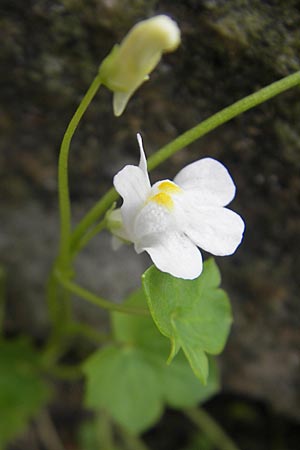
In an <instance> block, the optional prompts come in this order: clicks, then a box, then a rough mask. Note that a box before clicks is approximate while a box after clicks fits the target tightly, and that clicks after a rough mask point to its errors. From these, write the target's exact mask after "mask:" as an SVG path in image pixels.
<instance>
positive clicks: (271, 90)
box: [72, 71, 300, 246]
mask: <svg viewBox="0 0 300 450" xmlns="http://www.w3.org/2000/svg"><path fill="white" fill-rule="evenodd" d="M298 84H300V71H299V72H296V73H294V74H292V75H289V76H287V77H285V78H282V79H281V80H279V81H275V83H272V84H270V85H269V86H267V87H265V88H263V89H260V90H259V91H258V92H255V93H254V94H251V95H248V96H247V97H244V98H243V99H241V100H238V101H237V102H235V103H233V104H232V105H230V106H228V107H227V108H224V109H222V110H221V111H219V112H217V113H216V114H214V115H213V116H211V117H209V118H208V119H206V120H204V121H203V122H201V123H200V124H199V125H196V126H195V127H194V128H191V129H190V130H188V131H186V132H185V133H183V134H182V135H181V136H178V138H176V139H174V140H173V141H172V142H170V143H169V144H167V145H165V146H164V147H162V148H161V149H160V150H158V151H157V152H156V153H155V154H154V155H152V156H151V157H150V158H149V160H148V169H149V170H152V169H154V168H155V167H157V166H159V165H160V164H162V163H163V162H164V161H166V160H167V159H168V158H170V157H171V156H172V155H174V154H175V153H176V152H178V151H179V150H182V149H183V148H184V147H186V146H187V145H189V144H191V143H192V142H194V141H196V140H197V139H199V138H200V137H202V136H204V135H205V134H207V133H209V132H210V131H212V130H214V129H215V128H217V127H218V126H220V125H222V124H223V123H226V122H229V121H230V120H231V119H233V118H234V117H236V116H238V115H239V114H242V113H244V112H245V111H248V110H249V109H251V108H254V107H255V106H257V105H259V104H261V103H263V102H265V101H267V100H269V99H271V98H272V97H275V96H276V95H278V94H280V93H282V92H284V91H286V90H288V89H291V88H292V87H294V86H296V85H298ZM117 198H118V194H117V193H116V191H115V189H113V188H112V189H110V190H109V191H108V192H107V193H106V194H105V195H104V196H103V197H102V198H101V199H100V200H99V201H98V202H97V203H96V204H95V205H94V206H93V207H92V208H91V209H90V211H88V213H87V214H86V215H85V216H84V217H83V219H82V220H81V222H80V223H79V224H78V225H77V227H76V228H75V230H74V232H73V235H72V243H73V244H74V245H75V246H76V242H78V240H80V238H81V236H83V235H84V234H85V232H86V230H88V229H89V228H90V227H91V226H92V225H93V223H94V222H96V221H97V220H99V218H100V217H101V216H102V214H104V213H105V211H106V210H107V209H108V208H109V207H110V206H111V205H112V204H113V202H114V201H116V200H117Z"/></svg>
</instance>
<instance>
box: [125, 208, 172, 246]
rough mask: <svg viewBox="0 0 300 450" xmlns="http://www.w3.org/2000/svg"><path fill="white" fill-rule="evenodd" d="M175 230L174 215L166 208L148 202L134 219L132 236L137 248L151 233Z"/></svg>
mask: <svg viewBox="0 0 300 450" xmlns="http://www.w3.org/2000/svg"><path fill="white" fill-rule="evenodd" d="M175 229H176V222H175V217H174V215H173V214H172V213H171V212H170V211H168V209H167V208H165V207H163V206H161V205H159V204H157V203H155V202H149V203H147V205H145V206H144V207H143V209H142V210H141V211H140V213H139V214H138V215H137V217H136V219H135V223H134V233H133V234H134V238H135V243H136V245H137V248H138V247H139V243H140V242H142V241H143V238H144V237H145V236H147V235H149V234H153V233H164V232H166V231H168V232H171V231H174V230H175Z"/></svg>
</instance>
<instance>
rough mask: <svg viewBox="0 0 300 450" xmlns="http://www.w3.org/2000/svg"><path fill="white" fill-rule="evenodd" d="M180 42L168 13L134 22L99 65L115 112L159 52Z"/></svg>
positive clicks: (144, 77) (153, 64)
mask: <svg viewBox="0 0 300 450" xmlns="http://www.w3.org/2000/svg"><path fill="white" fill-rule="evenodd" d="M179 44H180V30H179V28H178V26H177V24H176V22H174V21H173V20H172V19H170V17H168V16H165V15H160V16H156V17H153V18H151V19H148V20H143V21H142V22H139V23H137V24H136V25H135V26H134V27H133V28H132V29H131V31H130V32H129V33H128V34H127V36H126V37H125V38H124V40H123V41H122V43H121V44H120V45H115V47H114V48H113V49H112V51H111V52H110V54H109V55H108V56H107V57H106V58H105V59H104V61H103V63H102V64H101V66H100V69H99V74H100V77H101V80H102V83H103V84H104V85H105V86H107V87H108V88H109V89H111V90H112V91H113V92H114V99H113V109H114V114H115V115H116V116H120V115H121V114H122V112H123V111H124V109H125V107H126V105H127V102H128V100H129V98H130V97H131V96H132V94H133V93H134V92H135V91H136V89H137V88H138V87H139V86H140V85H141V84H142V83H143V82H144V81H146V80H147V79H148V78H149V74H150V73H151V72H152V71H153V70H154V68H155V67H156V65H157V64H158V63H159V61H160V58H161V56H162V54H163V53H165V52H171V51H173V50H175V49H176V48H177V47H178V45H179Z"/></svg>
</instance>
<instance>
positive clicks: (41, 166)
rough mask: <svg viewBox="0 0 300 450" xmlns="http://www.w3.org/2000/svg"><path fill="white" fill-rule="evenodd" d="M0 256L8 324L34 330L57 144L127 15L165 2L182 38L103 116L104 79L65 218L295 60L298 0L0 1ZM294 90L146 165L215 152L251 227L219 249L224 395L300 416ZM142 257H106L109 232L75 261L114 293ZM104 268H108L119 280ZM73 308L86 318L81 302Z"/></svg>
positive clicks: (82, 135) (299, 111)
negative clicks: (141, 159)
mask: <svg viewBox="0 0 300 450" xmlns="http://www.w3.org/2000/svg"><path fill="white" fill-rule="evenodd" d="M0 12H1V14H0V42H1V46H0V61H1V72H0V85H1V91H0V263H1V265H2V266H3V267H4V268H5V269H6V271H7V277H8V285H7V292H8V301H7V318H6V331H7V333H8V335H9V334H15V333H20V332H25V333H29V334H31V335H32V336H34V337H35V338H39V339H43V338H44V337H45V335H46V333H47V331H48V325H49V323H48V317H47V310H46V304H45V294H44V286H45V283H46V278H47V273H48V271H49V268H50V266H51V262H52V260H53V258H54V255H55V251H56V247H57V239H58V215H57V191H56V189H57V188H56V181H57V177H56V164H57V157H58V150H59V145H60V141H61V139H62V136H63V133H64V130H65V128H66V125H67V124H68V121H69V119H70V118H71V116H72V114H73V112H74V110H75V108H76V106H77V105H78V103H79V101H80V99H81V98H82V96H83V94H84V93H85V91H86V90H87V88H88V86H89V84H90V82H91V80H92V79H93V77H94V75H95V74H96V72H97V69H98V66H99V64H100V62H101V60H102V59H103V58H104V57H105V56H106V54H107V53H108V52H109V51H110V49H111V48H112V46H113V45H114V43H115V42H119V41H120V40H121V39H122V37H123V36H124V35H125V34H126V32H127V31H128V30H129V29H130V27H131V26H132V25H133V24H134V23H135V22H136V21H138V20H141V19H144V18H147V17H150V16H152V15H154V14H158V13H165V14H168V15H170V16H171V17H173V18H174V19H175V20H176V21H177V22H178V24H179V25H180V28H181V30H182V45H181V47H180V49H179V50H178V51H177V52H175V53H174V54H170V55H166V56H165V57H164V58H163V61H162V63H161V64H160V65H159V67H158V68H157V69H156V71H155V72H154V73H153V74H152V76H151V79H150V81H149V82H147V83H145V84H144V85H143V86H142V87H141V88H140V89H139V90H138V92H137V93H136V95H135V96H134V97H133V98H132V99H131V100H130V102H129V105H128V107H127V109H126V111H125V114H124V115H123V116H122V117H121V118H119V119H116V118H114V117H113V114H112V105H111V93H110V92H108V91H106V90H105V89H103V90H102V89H100V91H99V93H98V94H97V97H96V99H95V100H94V102H93V103H92V105H91V106H90V108H89V110H88V112H87V114H86V115H85V117H84V120H83V122H82V123H81V125H80V127H79V129H78V131H77V133H76V135H75V137H74V140H73V143H72V151H71V159H70V183H71V192H72V202H73V212H74V220H75V221H78V220H79V219H80V218H81V217H82V215H83V214H84V212H85V211H87V210H88V208H89V207H90V206H92V205H93V204H94V202H95V201H96V200H97V199H98V198H99V197H100V196H101V195H102V194H103V193H104V192H105V191H106V190H107V189H108V188H109V187H110V186H111V181H112V177H113V175H114V174H115V173H116V172H117V171H118V170H119V169H120V168H121V167H122V166H124V165H125V164H127V163H136V162H137V160H138V148H137V143H136V138H135V135H136V133H137V132H138V131H139V132H141V133H142V134H143V137H144V144H145V149H146V152H147V154H148V155H150V154H151V153H152V152H154V151H155V150H156V149H158V148H159V147H161V146H162V145H164V144H166V143H168V142H169V141H170V140H171V139H173V138H175V137H176V136H178V135H179V134H180V133H182V132H184V131H186V130H187V129H188V128H190V127H192V126H194V125H196V124H197V123H198V122H200V121H202V120H203V119H205V118H207V117H208V116H210V115H211V114H213V113H215V112H217V111H218V110H220V109H221V108H223V107H225V106H227V105H230V104H231V103H233V102H234V101H236V100H238V99H240V98H242V97H243V96H245V95H248V94H250V93H252V92H254V91H256V90H258V89H260V88H261V87H263V86H265V85H267V84H269V83H271V82H273V81H275V80H277V79H279V78H281V77H283V76H285V75H288V74H290V73H292V72H294V71H297V70H299V68H300V56H299V55H300V28H299V23H300V1H299V0H285V1H280V0H270V1H263V2H262V1H258V0H253V1H247V0H228V1H225V0H198V1H197V0H184V1H178V2H174V1H171V0H169V1H168V0H163V1H156V0H151V1H150V0H147V1H146V0H132V1H129V0H123V1H120V0H119V1H118V0H90V1H84V0H57V1H55V0H28V1H26V2H24V1H23V0H14V1H13V2H12V1H11V0H1V3H0ZM299 94H300V89H299V88H294V89H292V90H291V91H288V92H286V93H284V94H281V95H280V96H278V97H277V98H275V99H273V100H271V101H269V102H267V103H265V104H263V105H261V106H260V107H258V108H256V109H254V110H252V111H249V112H247V113H245V114H243V115H242V116H239V117H238V118H236V119H234V120H233V121H231V122H230V123H228V124H226V125H223V126H222V127H220V128H219V129H218V130H216V131H214V132H212V133H210V134H209V135H207V136H206V137H204V138H203V139H201V140H200V141H198V142H196V143H194V144H193V145H191V146H190V147H189V148H188V149H186V150H184V151H181V152H180V153H178V154H177V155H175V156H174V157H173V158H172V160H170V161H168V162H167V163H165V164H163V165H162V166H160V167H159V168H158V169H156V170H155V171H154V172H153V174H152V180H156V179H159V178H161V177H163V178H167V177H170V178H172V177H173V176H174V175H175V174H176V173H177V171H178V170H179V169H180V168H181V167H182V166H183V165H185V164H187V163H189V162H191V161H193V160H195V159H198V158H201V157H203V156H212V157H215V158H217V159H219V160H221V161H222V162H223V163H224V164H225V165H226V166H227V167H228V168H229V170H230V172H231V174H232V176H233V178H234V180H235V182H236V185H237V197H236V200H235V201H234V203H233V204H232V208H233V209H234V210H236V211H238V212H239V213H240V214H241V215H242V216H243V217H244V219H245V221H246V224H247V229H246V234H245V239H244V243H243V245H242V246H241V247H240V248H239V249H238V251H237V253H236V254H235V255H234V256H233V257H229V258H219V259H218V260H217V262H218V263H219V265H220V266H221V270H222V274H223V286H224V287H225V288H226V289H227V290H228V291H229V293H230V295H231V298H232V302H233V311H234V317H235V322H234V326H233V330H232V333H231V337H230V340H229V343H228V345H227V347H226V349H225V351H224V353H223V355H222V358H221V360H222V369H223V383H224V390H225V392H233V393H236V394H243V395H246V396H249V397H251V398H253V399H258V400H262V401H263V402H265V403H266V404H267V405H271V406H272V407H273V408H275V409H276V410H278V411H279V412H280V413H283V414H285V415H287V416H289V417H293V418H296V419H298V420H299V419H300V379H299V369H300V333H299V329H300V303H299V268H300V258H299V248H300V95H299ZM148 264H149V261H148V259H147V258H146V257H143V256H137V255H135V254H134V252H133V251H132V249H131V248H124V249H122V250H120V252H119V253H118V254H117V255H116V254H114V253H113V252H112V251H111V250H110V238H109V236H108V235H104V236H103V237H102V236H101V237H100V236H99V237H98V238H96V239H95V240H94V241H93V243H92V244H91V245H90V246H89V247H88V248H87V249H86V250H85V251H84V253H83V255H82V256H81V257H80V258H79V259H78V263H77V272H78V279H79V280H80V281H81V282H82V284H84V285H85V286H86V287H90V288H91V289H92V290H94V291H97V292H99V293H100V294H101V295H106V296H108V297H110V298H112V299H115V300H120V299H122V298H123V297H124V296H125V295H126V294H127V293H128V292H129V291H130V289H131V288H133V287H135V286H137V285H138V283H139V277H140V274H141V273H142V272H143V271H144V269H145V268H146V267H147V265H148ZM115 280H118V282H117V283H116V281H115ZM76 309H77V314H78V315H79V316H80V317H82V318H83V319H84V320H87V321H90V323H92V324H94V325H97V324H99V323H101V320H102V319H101V315H100V314H99V317H97V314H96V316H95V310H94V309H93V308H89V307H87V306H86V305H84V304H83V301H82V302H76Z"/></svg>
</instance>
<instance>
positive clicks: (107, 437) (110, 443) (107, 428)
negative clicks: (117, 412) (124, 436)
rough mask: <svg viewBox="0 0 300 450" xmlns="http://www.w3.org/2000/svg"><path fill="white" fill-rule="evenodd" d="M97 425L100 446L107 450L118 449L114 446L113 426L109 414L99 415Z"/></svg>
mask: <svg viewBox="0 0 300 450" xmlns="http://www.w3.org/2000/svg"><path fill="white" fill-rule="evenodd" d="M96 423H97V425H96V426H97V437H98V441H99V445H100V446H101V448H103V449H105V450H114V449H115V448H116V447H115V444H114V434H113V424H112V421H111V419H110V417H109V416H108V414H107V413H106V412H104V411H102V412H101V413H98V416H97V422H96Z"/></svg>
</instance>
